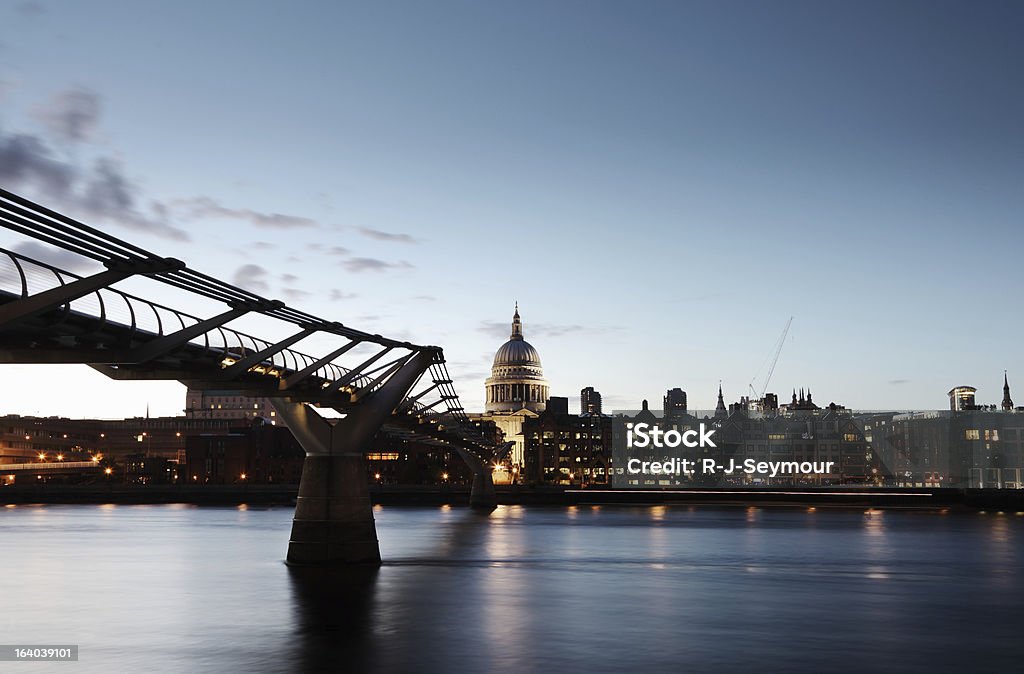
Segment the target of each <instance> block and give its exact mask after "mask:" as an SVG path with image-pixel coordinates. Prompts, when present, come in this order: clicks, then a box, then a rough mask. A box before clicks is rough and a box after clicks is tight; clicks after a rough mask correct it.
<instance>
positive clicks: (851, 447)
mask: <svg viewBox="0 0 1024 674" xmlns="http://www.w3.org/2000/svg"><path fill="white" fill-rule="evenodd" d="M666 398H667V396H666ZM776 400H777V398H776V397H775V396H773V395H772V394H768V395H766V396H764V397H763V398H761V399H760V400H756V401H751V400H749V399H747V398H741V399H740V402H739V403H734V404H732V405H730V406H729V410H728V411H726V410H725V409H724V408H725V402H724V397H722V396H720V403H719V405H718V407H717V409H716V411H715V415H714V416H713V417H712V416H704V417H698V416H696V415H694V414H690V413H685V414H684V413H680V412H679V411H678V410H675V411H671V412H670V411H668V410H665V411H662V412H661V413H655V412H653V411H652V410H650V409H649V407H648V405H647V401H646V400H645V401H644V402H643V409H641V410H640V411H639V412H637V413H636V414H634V415H631V416H628V415H617V416H616V417H615V418H614V419H613V423H612V432H613V436H614V442H613V446H614V448H615V451H616V452H618V454H616V455H615V457H614V458H615V460H616V462H615V464H614V465H615V469H614V475H615V484H616V486H618V487H624V488H629V487H633V488H636V487H641V488H643V487H656V488H674V487H703V488H708V487H726V486H729V487H731V486H735V487H741V486H748V487H769V486H798V485H802V486H829V485H841V484H857V485H881V484H884V483H885V481H886V478H887V477H888V476H889V471H888V470H887V469H886V466H885V465H884V463H883V462H882V461H880V459H879V457H878V456H876V454H875V453H874V452H873V451H872V448H871V447H870V445H869V443H868V441H867V439H866V438H865V433H864V429H863V428H862V426H861V425H860V424H859V423H858V419H857V418H855V417H854V415H853V414H852V413H850V412H849V411H848V410H846V408H844V407H842V406H841V405H835V404H831V405H829V406H828V407H825V408H820V407H818V406H817V405H815V404H814V403H813V400H812V399H811V397H810V393H809V392H808V393H804V392H802V391H801V393H800V395H799V396H797V397H796V403H795V405H791V406H787V407H783V408H781V409H780V408H779V407H778V406H777V404H776V402H775V401H776ZM638 423H647V424H657V425H658V426H659V427H660V428H662V430H665V431H669V430H673V431H677V432H678V433H680V434H683V433H686V432H687V431H695V430H697V429H699V428H700V426H701V425H704V426H706V427H709V428H712V429H713V431H714V433H715V436H714V437H715V446H714V447H699V448H692V449H686V450H681V451H680V452H677V453H676V454H675V455H676V456H678V457H679V458H686V459H689V460H694V461H701V460H705V459H707V460H713V461H714V462H715V464H716V465H721V466H728V465H730V464H731V460H734V461H735V462H736V463H737V464H742V463H743V462H744V461H746V460H753V461H754V462H755V463H759V462H797V463H805V462H812V463H813V462H818V463H819V464H825V463H827V462H831V471H830V472H827V473H815V474H806V475H804V474H801V475H785V476H776V477H771V476H766V475H763V474H750V473H744V472H741V471H734V472H733V473H732V474H726V473H724V472H721V471H715V472H714V473H704V472H702V471H696V472H695V473H694V474H692V475H629V474H627V473H626V472H625V470H624V466H623V465H621V464H625V460H626V458H627V457H628V458H637V459H639V460H641V461H662V460H663V459H664V456H665V455H666V453H665V450H664V449H659V448H655V447H653V446H651V447H649V448H647V449H638V448H635V447H634V448H632V449H631V450H629V451H628V452H627V451H626V449H625V448H626V440H625V435H626V430H627V428H628V427H627V424H638Z"/></svg>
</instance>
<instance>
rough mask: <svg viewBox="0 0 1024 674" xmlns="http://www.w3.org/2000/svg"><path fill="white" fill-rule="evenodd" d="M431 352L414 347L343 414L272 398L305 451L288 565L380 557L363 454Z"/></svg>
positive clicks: (359, 561)
mask: <svg viewBox="0 0 1024 674" xmlns="http://www.w3.org/2000/svg"><path fill="white" fill-rule="evenodd" d="M432 358H433V354H432V353H430V352H427V351H424V352H420V353H416V354H414V355H413V356H412V357H411V358H410V359H409V360H408V361H407V362H406V363H405V365H404V366H403V367H402V369H401V370H399V371H398V372H396V373H395V374H394V375H392V377H391V378H390V379H389V380H388V381H387V382H385V383H384V384H383V385H382V386H381V387H380V388H379V389H377V390H376V391H374V393H373V394H372V395H370V396H367V397H366V398H365V399H364V400H362V401H361V402H360V403H359V404H358V405H355V406H353V407H351V408H349V409H346V410H345V417H344V418H342V419H327V418H324V417H323V416H321V415H320V414H319V413H317V411H316V410H315V408H313V407H311V406H309V405H307V404H304V403H299V402H291V401H288V400H284V399H277V398H272V399H271V402H272V404H273V405H274V408H275V409H276V410H277V413H278V415H279V416H280V417H281V419H282V420H284V422H285V423H286V424H288V428H289V429H291V431H292V433H293V434H294V435H295V438H296V439H297V440H298V441H299V444H301V445H302V448H303V449H305V450H306V460H305V463H304V464H303V466H302V478H301V481H300V482H299V496H298V499H297V501H296V503H295V519H294V520H293V522H292V535H291V539H290V540H289V542H288V563H289V564H321V565H324V564H336V565H345V564H373V565H379V564H380V546H379V545H378V543H377V528H376V525H375V524H374V521H373V509H372V507H371V504H370V492H369V486H368V484H367V483H368V479H367V473H366V458H365V454H364V453H365V451H366V450H367V448H368V447H369V445H370V442H371V441H372V440H373V437H374V436H375V435H376V434H377V432H378V431H379V430H380V427H381V426H382V425H383V424H384V422H385V421H386V420H387V419H388V418H389V417H390V416H391V413H392V412H393V411H394V409H395V408H396V407H397V406H398V405H399V403H401V402H402V400H403V398H405V396H406V395H407V394H408V392H409V389H411V388H412V387H413V385H414V384H415V383H416V381H417V379H419V377H420V375H422V374H423V372H425V371H426V369H427V368H428V367H429V366H430V364H431V360H432Z"/></svg>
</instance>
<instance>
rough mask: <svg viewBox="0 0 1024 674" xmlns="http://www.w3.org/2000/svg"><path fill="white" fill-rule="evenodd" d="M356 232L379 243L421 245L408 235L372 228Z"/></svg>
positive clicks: (358, 229) (360, 229)
mask: <svg viewBox="0 0 1024 674" xmlns="http://www.w3.org/2000/svg"><path fill="white" fill-rule="evenodd" d="M356 231H358V232H359V233H360V234H362V235H363V236H368V237H370V238H371V239H376V240H377V241H393V242H396V243H419V239H416V238H413V237H412V236H410V235H408V234H397V233H394V232H385V231H383V230H380V229H373V228H372V227H357V228H356Z"/></svg>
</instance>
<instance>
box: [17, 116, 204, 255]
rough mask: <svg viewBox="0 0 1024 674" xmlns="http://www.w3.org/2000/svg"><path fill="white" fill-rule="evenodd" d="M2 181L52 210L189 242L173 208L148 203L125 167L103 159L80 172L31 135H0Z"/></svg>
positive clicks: (44, 142) (108, 159)
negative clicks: (170, 213)
mask: <svg viewBox="0 0 1024 674" xmlns="http://www.w3.org/2000/svg"><path fill="white" fill-rule="evenodd" d="M0 182H3V184H4V185H5V186H6V187H8V188H9V189H15V190H20V189H27V190H30V191H32V192H34V193H37V194H39V195H41V197H42V198H45V199H47V200H49V201H50V202H52V203H51V204H49V205H51V206H56V207H57V208H61V209H70V210H73V211H75V213H74V214H75V215H77V216H78V217H86V218H91V219H93V220H99V221H101V222H104V223H110V224H116V225H120V226H122V227H126V228H128V229H134V230H137V231H143V232H147V233H150V234H154V235H156V236H161V237H164V238H168V239H177V240H182V241H184V240H188V234H187V233H186V232H185V230H183V229H180V228H178V227H175V226H173V225H171V224H170V223H169V222H168V220H167V209H166V207H165V206H164V205H163V204H162V203H160V202H158V201H150V202H149V208H148V212H146V211H144V210H143V206H142V202H143V201H144V198H143V196H142V194H141V191H140V190H139V188H138V186H137V185H136V184H135V183H134V182H132V181H131V180H130V179H129V178H128V177H127V176H126V174H125V172H124V170H123V167H122V166H121V164H120V163H118V162H116V161H114V160H112V159H110V158H106V157H100V158H98V159H97V160H96V161H95V162H94V163H93V164H92V166H91V168H89V169H87V170H80V169H77V168H76V167H74V166H73V165H72V164H71V163H69V162H66V161H63V160H61V159H59V158H57V156H56V155H55V154H54V152H53V151H52V150H51V148H50V146H49V144H48V143H47V142H46V140H45V139H43V138H40V137H38V136H35V135H31V134H5V133H3V132H2V131H0Z"/></svg>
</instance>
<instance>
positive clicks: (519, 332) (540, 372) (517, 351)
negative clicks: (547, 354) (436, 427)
mask: <svg viewBox="0 0 1024 674" xmlns="http://www.w3.org/2000/svg"><path fill="white" fill-rule="evenodd" d="M485 387H486V389H487V411H489V412H512V411H515V410H519V409H524V408H525V409H528V410H532V411H534V412H543V411H544V408H545V406H546V403H547V400H548V383H547V381H546V380H545V379H544V369H543V368H542V367H541V364H540V354H539V353H537V349H535V348H533V345H532V344H530V343H529V342H527V341H526V340H525V339H523V324H522V321H521V320H520V318H519V305H518V304H516V312H515V315H514V316H513V317H512V334H511V335H510V336H509V339H508V341H507V342H505V343H504V344H502V345H501V347H499V348H498V352H497V353H495V354H494V363H493V365H492V366H491V376H490V377H489V378H488V379H487V382H486V385H485Z"/></svg>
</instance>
